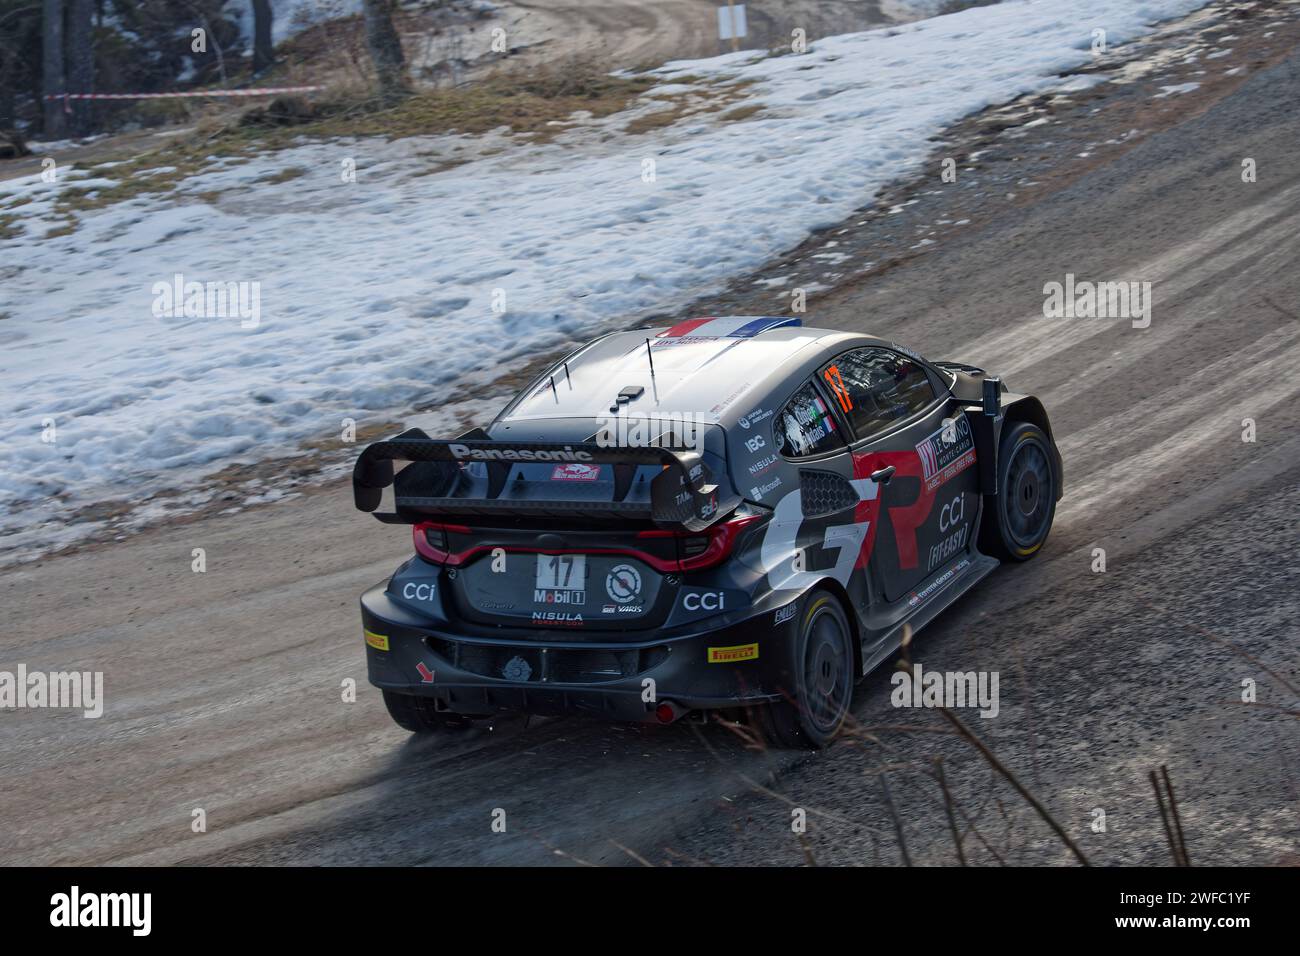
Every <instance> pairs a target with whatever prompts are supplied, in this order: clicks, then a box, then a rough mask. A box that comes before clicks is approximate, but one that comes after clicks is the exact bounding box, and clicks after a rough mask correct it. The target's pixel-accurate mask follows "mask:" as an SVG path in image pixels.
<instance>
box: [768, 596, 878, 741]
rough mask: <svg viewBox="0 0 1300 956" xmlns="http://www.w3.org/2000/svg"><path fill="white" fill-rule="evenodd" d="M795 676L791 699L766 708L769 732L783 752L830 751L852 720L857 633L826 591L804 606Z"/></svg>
mask: <svg viewBox="0 0 1300 956" xmlns="http://www.w3.org/2000/svg"><path fill="white" fill-rule="evenodd" d="M791 674H792V676H793V681H792V683H793V684H794V685H795V686H794V687H793V688H792V689H791V697H792V699H791V700H780V701H777V702H775V703H772V704H768V705H767V706H766V707H764V708H762V710H763V715H762V716H763V725H764V726H763V729H764V732H765V734H766V736H767V738H768V740H769V741H770V742H771V743H772V744H774V745H775V746H778V747H785V748H791V749H811V750H816V749H820V748H822V747H825V746H826V745H827V744H829V743H830V742H831V741H832V740H834V739H835V736H836V735H837V734H838V733H839V732H840V728H841V727H842V726H843V725H844V720H845V718H846V717H848V714H849V705H850V704H851V703H852V700H853V685H854V683H855V681H854V678H855V676H856V675H855V673H854V658H853V630H852V628H850V627H849V620H848V617H847V616H846V615H845V613H844V608H843V607H842V606H841V604H840V602H839V600H838V599H837V598H836V597H835V596H834V595H832V594H830V593H829V592H827V591H814V592H813V593H812V595H811V596H810V597H809V599H808V601H807V603H806V604H805V607H804V611H803V617H802V624H801V626H800V629H799V639H798V640H797V641H796V642H795V647H794V652H793V654H792V661H791Z"/></svg>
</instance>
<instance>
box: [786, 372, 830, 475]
mask: <svg viewBox="0 0 1300 956" xmlns="http://www.w3.org/2000/svg"><path fill="white" fill-rule="evenodd" d="M772 430H773V432H774V433H775V438H776V444H777V450H778V451H780V452H781V454H782V455H784V456H785V457H786V458H803V457H806V456H808V455H820V454H822V453H823V452H828V451H833V450H835V449H836V448H839V447H842V446H843V445H844V440H843V438H842V437H841V436H840V433H839V429H838V428H836V427H835V417H834V416H833V415H832V414H831V410H830V409H829V408H827V407H826V403H825V402H824V401H822V398H821V396H820V395H818V394H817V389H816V388H814V387H813V384H812V382H809V383H807V384H806V385H804V386H803V388H801V389H799V391H797V392H795V393H794V397H793V398H791V399H790V401H789V402H787V403H786V406H785V408H783V409H782V410H781V414H780V415H778V416H776V422H775V424H773V426H772Z"/></svg>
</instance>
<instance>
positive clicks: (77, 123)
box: [66, 0, 95, 136]
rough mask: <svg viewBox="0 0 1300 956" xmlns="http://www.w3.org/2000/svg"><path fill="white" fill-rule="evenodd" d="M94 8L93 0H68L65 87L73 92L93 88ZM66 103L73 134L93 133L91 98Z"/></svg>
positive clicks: (92, 104)
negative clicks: (66, 73)
mask: <svg viewBox="0 0 1300 956" xmlns="http://www.w3.org/2000/svg"><path fill="white" fill-rule="evenodd" d="M94 9H95V0H68V37H67V43H66V49H67V68H68V87H69V89H70V90H71V92H73V93H93V92H94V91H95V43H94V34H93V32H92V18H93V14H94ZM70 105H71V107H72V116H71V120H72V131H73V133H75V134H76V135H77V136H88V135H90V134H91V133H92V132H94V103H93V102H92V101H91V100H73V101H72V102H71V104H70Z"/></svg>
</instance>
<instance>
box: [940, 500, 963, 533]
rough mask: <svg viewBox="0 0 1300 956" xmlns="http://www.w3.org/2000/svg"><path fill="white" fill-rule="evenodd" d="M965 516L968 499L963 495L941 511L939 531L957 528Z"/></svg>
mask: <svg viewBox="0 0 1300 956" xmlns="http://www.w3.org/2000/svg"><path fill="white" fill-rule="evenodd" d="M965 515H966V499H965V497H964V496H963V495H958V496H957V497H956V498H954V499H952V501H950V502H948V503H947V504H946V505H944V506H943V508H942V509H941V510H940V511H939V530H940V531H947V530H948V529H949V528H955V527H956V526H957V525H959V524H961V522H962V519H963V518H964V517H965Z"/></svg>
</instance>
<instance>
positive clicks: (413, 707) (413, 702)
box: [383, 690, 470, 734]
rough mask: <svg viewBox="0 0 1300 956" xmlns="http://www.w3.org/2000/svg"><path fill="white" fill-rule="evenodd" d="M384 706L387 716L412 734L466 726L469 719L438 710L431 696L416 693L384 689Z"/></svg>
mask: <svg viewBox="0 0 1300 956" xmlns="http://www.w3.org/2000/svg"><path fill="white" fill-rule="evenodd" d="M383 693H384V706H385V707H387V708H388V716H390V717H392V718H393V722H394V723H396V724H397V726H399V727H401V728H402V729H403V730H409V731H410V732H411V733H413V734H431V733H435V732H437V731H440V730H457V729H460V728H464V727H468V726H469V725H470V721H469V719H468V718H466V717H462V716H461V715H459V714H449V713H447V712H446V711H439V710H438V709H437V707H436V706H435V704H434V700H433V698H432V697H420V696H418V695H416V694H399V693H397V692H396V691H391V690H386V691H384V692H383Z"/></svg>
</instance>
